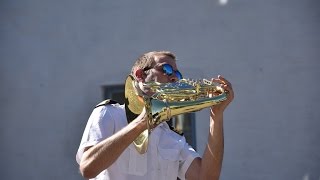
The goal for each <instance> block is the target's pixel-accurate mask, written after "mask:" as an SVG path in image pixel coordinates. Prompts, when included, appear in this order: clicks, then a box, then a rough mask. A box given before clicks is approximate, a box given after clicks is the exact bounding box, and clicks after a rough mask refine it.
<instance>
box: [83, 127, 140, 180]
mask: <svg viewBox="0 0 320 180" xmlns="http://www.w3.org/2000/svg"><path fill="white" fill-rule="evenodd" d="M144 130H145V124H144V123H142V122H141V121H139V122H138V121H132V122H131V123H130V124H129V125H127V126H126V127H124V128H123V129H121V130H120V131H118V132H117V133H116V134H114V135H112V136H110V137H109V138H107V139H105V140H103V141H101V142H100V143H98V144H97V145H95V146H93V147H91V148H89V149H88V150H86V151H85V152H84V153H83V156H82V159H81V162H80V171H81V173H82V175H83V176H84V177H85V178H94V177H95V176H97V175H98V174H99V173H100V172H101V171H103V170H104V169H106V168H108V167H109V166H110V165H111V164H113V163H114V162H115V161H116V160H117V158H118V157H119V156H120V155H121V153H122V152H123V151H124V150H125V149H126V148H127V147H128V146H129V145H130V144H131V143H132V142H133V140H134V139H135V138H136V137H137V136H138V135H139V134H141V133H142V132H143V131H144Z"/></svg>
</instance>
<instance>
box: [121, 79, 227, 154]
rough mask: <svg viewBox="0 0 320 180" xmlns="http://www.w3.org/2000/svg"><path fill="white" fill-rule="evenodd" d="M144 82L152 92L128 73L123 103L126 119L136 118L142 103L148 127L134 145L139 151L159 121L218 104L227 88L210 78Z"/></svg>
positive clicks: (142, 150) (142, 149) (142, 152)
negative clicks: (145, 90)
mask: <svg viewBox="0 0 320 180" xmlns="http://www.w3.org/2000/svg"><path fill="white" fill-rule="evenodd" d="M143 86H145V87H147V88H149V89H150V90H152V92H154V94H153V95H152V96H151V97H150V96H147V95H145V94H144V93H143V92H142V91H141V90H140V88H139V87H138V85H137V81H136V80H135V79H134V77H133V76H131V75H129V76H128V77H127V80H126V83H125V107H126V114H127V118H128V122H131V121H132V120H133V119H135V118H136V117H137V116H138V115H139V114H140V113H141V112H142V110H143V108H144V107H145V109H146V113H147V116H148V119H149V120H148V123H147V126H148V129H147V130H145V131H144V132H143V133H141V134H140V135H139V136H138V137H137V138H136V139H135V140H134V142H133V143H134V145H135V147H136V149H137V151H138V152H139V153H140V154H144V153H145V152H146V151H147V147H148V136H149V134H150V133H151V131H152V129H153V128H154V127H156V126H157V125H158V124H160V123H162V122H164V121H168V120H170V119H171V117H173V116H176V115H179V114H184V113H188V112H195V111H199V110H201V109H204V108H207V107H210V106H213V105H216V104H219V103H220V102H222V101H224V100H226V99H227V96H226V92H225V91H224V90H223V88H221V87H220V86H219V85H218V84H217V83H214V82H211V81H209V80H206V79H203V80H197V81H195V80H188V79H181V80H179V81H177V82H174V83H158V82H148V83H144V84H143Z"/></svg>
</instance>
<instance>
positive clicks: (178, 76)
mask: <svg viewBox="0 0 320 180" xmlns="http://www.w3.org/2000/svg"><path fill="white" fill-rule="evenodd" d="M176 76H177V78H178V79H179V80H180V79H183V77H182V74H181V73H180V71H176Z"/></svg>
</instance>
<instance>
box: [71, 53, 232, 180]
mask: <svg viewBox="0 0 320 180" xmlns="http://www.w3.org/2000/svg"><path fill="white" fill-rule="evenodd" d="M131 75H132V76H134V77H135V79H136V81H138V82H142V83H143V82H150V81H156V82H160V83H167V82H175V81H177V80H178V79H180V78H182V75H181V73H180V72H179V71H178V70H177V65H176V61H175V56H174V54H172V53H171V52H168V51H153V52H148V53H146V54H144V55H142V56H141V57H140V58H139V59H138V60H137V61H136V63H135V64H134V65H133V68H132V71H131ZM212 81H213V82H216V83H219V84H221V87H222V88H224V89H225V90H226V91H227V92H228V93H227V100H225V101H224V102H222V103H220V104H218V105H216V106H213V107H211V108H210V128H209V135H208V142H207V145H206V149H205V151H204V154H203V156H202V158H200V156H199V154H198V153H196V152H195V151H194V150H193V149H192V148H191V147H190V146H189V145H188V144H187V143H186V141H185V138H184V137H183V136H180V135H178V134H177V133H175V132H173V131H171V130H170V128H169V127H168V125H167V123H165V122H164V123H161V124H159V125H158V126H157V127H155V128H154V129H153V131H152V133H151V134H150V136H149V144H148V150H147V152H146V153H145V154H139V153H138V152H137V151H136V149H135V148H134V146H133V143H132V142H133V141H134V140H135V138H136V137H137V136H138V135H139V134H141V133H142V132H143V131H144V130H146V129H147V116H146V111H145V109H143V111H142V113H141V114H140V115H139V116H138V117H137V118H136V119H134V120H133V121H132V122H130V123H128V122H127V119H126V115H125V108H124V105H119V104H113V103H109V104H108V105H105V106H99V107H97V108H95V109H94V110H93V112H92V114H91V116H90V118H89V120H88V124H87V126H86V128H85V131H84V134H83V137H82V140H81V144H80V147H79V149H78V152H77V162H78V163H79V165H80V172H81V174H82V175H83V176H84V177H85V178H88V179H90V178H93V179H111V180H138V179H139V180H140V179H145V180H158V179H165V180H176V179H177V177H179V178H180V179H188V180H190V179H191V180H192V179H197V180H198V179H201V180H202V179H211V180H212V179H219V176H220V172H221V166H222V159H223V151H224V149H223V148H224V147H223V145H224V143H223V140H224V138H223V112H224V110H225V109H226V107H227V106H228V105H229V103H230V102H231V101H232V100H233V98H234V94H233V90H232V87H231V84H230V83H229V82H228V81H227V80H226V79H224V78H223V77H222V76H218V77H217V78H212ZM142 83H139V84H142ZM140 88H141V89H142V91H143V93H145V94H148V95H150V94H152V92H150V91H149V90H148V89H145V88H144V87H143V86H140Z"/></svg>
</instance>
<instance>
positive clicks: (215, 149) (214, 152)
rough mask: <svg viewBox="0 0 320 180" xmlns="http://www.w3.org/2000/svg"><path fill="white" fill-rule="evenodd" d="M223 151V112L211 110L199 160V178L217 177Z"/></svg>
mask: <svg viewBox="0 0 320 180" xmlns="http://www.w3.org/2000/svg"><path fill="white" fill-rule="evenodd" d="M223 151H224V137H223V114H222V113H214V112H213V111H211V116H210V129H209V135H208V143H207V146H206V149H205V151H204V154H203V157H202V161H201V171H200V177H201V178H200V179H201V180H202V179H211V180H212V179H214V180H216V179H219V176H220V172H221V167H222V160H223Z"/></svg>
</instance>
